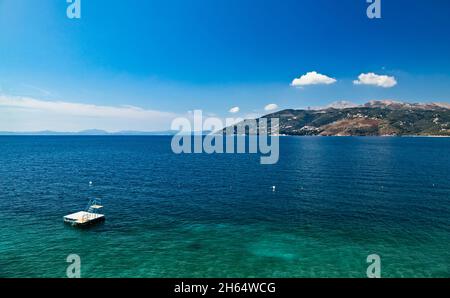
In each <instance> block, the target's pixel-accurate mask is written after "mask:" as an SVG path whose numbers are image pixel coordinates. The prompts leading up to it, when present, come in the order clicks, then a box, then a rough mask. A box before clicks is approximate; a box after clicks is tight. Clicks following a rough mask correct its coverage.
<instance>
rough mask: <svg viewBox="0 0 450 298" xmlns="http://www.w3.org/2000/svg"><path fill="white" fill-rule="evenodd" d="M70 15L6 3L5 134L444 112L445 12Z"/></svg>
mask: <svg viewBox="0 0 450 298" xmlns="http://www.w3.org/2000/svg"><path fill="white" fill-rule="evenodd" d="M67 5H68V4H67V3H66V1H65V0H43V1H29V0H0V116H1V117H0V131H2V130H15V131H24V130H42V129H52V130H71V131H73V130H81V129H87V128H99V129H106V130H128V129H135V130H159V129H168V125H169V124H170V119H172V118H173V117H175V116H180V115H186V114H187V113H188V111H191V110H194V109H202V110H203V111H204V113H205V114H208V115H218V116H220V117H227V116H241V117H245V116H252V115H260V114H264V113H265V110H264V107H265V106H267V105H268V104H276V105H277V106H278V109H283V108H306V107H308V106H312V107H317V106H324V105H327V104H329V103H331V102H334V101H338V100H347V101H351V102H355V103H363V102H366V101H368V100H373V99H394V100H401V101H411V102H429V101H439V102H450V92H449V91H450V89H449V88H450V87H449V86H450V54H449V53H450V38H449V36H450V18H449V17H448V15H449V13H450V1H447V0H431V1H418V0H409V1H407V0H382V19H377V20H371V19H368V18H367V16H366V8H367V5H368V4H367V3H366V1H365V0H304V1H301V0H278V1H276V0H267V1H263V0H259V1H256V0H190V1H182V0H172V1H165V0H164V1H163V0H160V1H156V0H155V1H152V0H147V1H140V0H129V1H118V0H117V1H114V0H81V11H82V18H81V19H80V20H70V19H68V18H67V16H66V8H67ZM313 71H315V72H317V74H318V75H324V76H326V78H329V79H333V80H334V81H333V82H332V83H331V82H330V81H328V82H329V83H324V82H325V81H326V80H325V81H323V80H321V78H320V77H319V78H318V77H317V76H314V75H313V76H311V75H307V74H308V73H311V72H313ZM371 73H373V74H374V75H376V76H375V77H372V78H371V77H370V76H366V77H363V78H366V79H367V80H366V81H364V82H360V83H359V84H355V82H354V81H355V80H358V76H360V75H361V74H371ZM303 75H306V76H305V77H304V78H303V80H301V82H303V83H304V84H303V83H302V86H292V85H291V84H292V82H293V80H294V79H296V78H300V77H301V76H303ZM386 78H387V79H391V80H395V84H390V85H389V87H386V86H387V85H384V86H383V83H380V82H383V80H385V79H386ZM312 82H316V83H317V84H314V85H312ZM233 107H239V112H237V113H235V114H231V113H229V110H230V109H231V108H233Z"/></svg>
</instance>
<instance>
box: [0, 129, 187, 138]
mask: <svg viewBox="0 0 450 298" xmlns="http://www.w3.org/2000/svg"><path fill="white" fill-rule="evenodd" d="M176 133H178V132H177V131H173V130H167V131H153V132H143V131H119V132H108V131H105V130H99V129H89V130H83V131H79V132H58V131H51V130H44V131H33V132H10V131H0V136H171V135H174V134H176Z"/></svg>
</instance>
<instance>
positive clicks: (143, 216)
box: [0, 136, 450, 278]
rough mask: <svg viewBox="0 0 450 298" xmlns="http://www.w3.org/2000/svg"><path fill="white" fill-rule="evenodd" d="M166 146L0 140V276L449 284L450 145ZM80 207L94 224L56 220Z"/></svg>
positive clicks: (311, 140)
mask: <svg viewBox="0 0 450 298" xmlns="http://www.w3.org/2000/svg"><path fill="white" fill-rule="evenodd" d="M170 144H171V137H169V136H2V137H0V277H7V278H8V277H38V278H39V277H55V278H64V277H66V276H67V270H68V267H69V266H70V265H71V263H70V262H68V256H70V255H77V256H79V258H80V270H81V271H80V272H81V277H86V278H90V277H92V278H97V277H106V278H113V277H114V278H117V277H119V278H120V277H131V278H138V277H149V278H152V277H182V278H187V277H195V278H197V277H219V278H225V277H236V278H241V277H257V278H264V277H306V278H309V277H360V278H364V277H367V268H368V267H369V266H370V265H371V262H370V260H369V262H368V256H370V255H378V256H379V258H380V264H381V267H380V272H381V277H450V138H425V137H424V138H421V137H415V138H414V137H405V138H400V137H281V138H280V159H279V162H278V163H276V164H274V165H262V164H261V163H260V156H258V155H257V154H206V153H204V154H174V153H173V152H172V150H171V145H170ZM90 182H92V184H91V185H90ZM274 186H275V188H274ZM92 198H100V199H101V200H102V204H103V205H104V214H105V216H106V221H105V222H104V223H102V224H98V225H95V226H91V227H89V228H85V229H80V228H74V227H72V226H70V225H67V224H64V223H63V216H64V215H68V214H70V213H74V212H77V211H81V210H84V208H85V207H86V204H87V203H88V201H89V199H92ZM69 261H70V258H69Z"/></svg>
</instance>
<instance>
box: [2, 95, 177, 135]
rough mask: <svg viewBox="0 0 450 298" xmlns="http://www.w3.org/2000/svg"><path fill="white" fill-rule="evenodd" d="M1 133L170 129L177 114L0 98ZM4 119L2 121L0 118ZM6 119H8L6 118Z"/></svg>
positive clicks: (29, 99)
mask: <svg viewBox="0 0 450 298" xmlns="http://www.w3.org/2000/svg"><path fill="white" fill-rule="evenodd" d="M1 110H4V111H7V112H6V113H4V112H0V113H1V114H6V115H8V117H0V130H12V131H24V130H27V131H36V130H47V129H48V130H58V131H61V130H67V131H78V130H84V129H92V128H98V129H105V130H109V131H116V130H159V129H169V128H170V122H171V120H172V119H174V118H176V117H177V116H178V115H176V114H174V113H169V112H161V111H156V110H147V109H143V108H140V107H135V106H129V105H124V106H101V105H94V104H83V103H73V102H64V101H45V100H40V99H35V98H30V97H12V96H5V95H0V111H1ZM2 118H3V119H2ZM6 118H7V119H8V120H7V119H6Z"/></svg>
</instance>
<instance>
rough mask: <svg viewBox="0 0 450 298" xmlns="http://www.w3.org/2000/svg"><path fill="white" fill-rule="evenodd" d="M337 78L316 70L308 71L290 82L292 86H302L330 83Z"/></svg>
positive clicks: (334, 81)
mask: <svg viewBox="0 0 450 298" xmlns="http://www.w3.org/2000/svg"><path fill="white" fill-rule="evenodd" d="M336 82H337V80H336V79H334V78H330V77H328V76H326V75H323V74H320V73H317V72H316V71H311V72H308V73H307V74H305V75H302V76H301V77H299V78H297V79H294V80H293V81H292V83H291V86H293V87H303V86H308V85H330V84H334V83H336Z"/></svg>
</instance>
